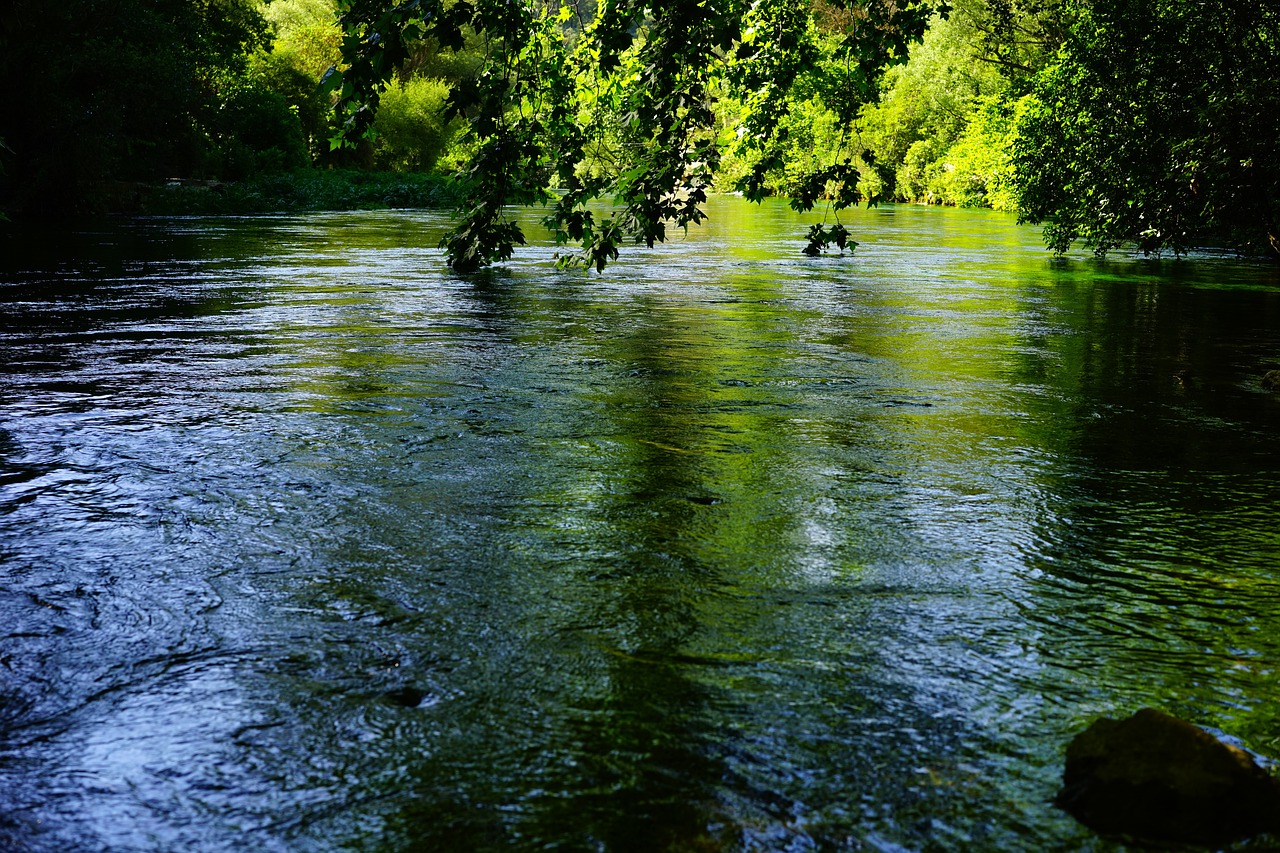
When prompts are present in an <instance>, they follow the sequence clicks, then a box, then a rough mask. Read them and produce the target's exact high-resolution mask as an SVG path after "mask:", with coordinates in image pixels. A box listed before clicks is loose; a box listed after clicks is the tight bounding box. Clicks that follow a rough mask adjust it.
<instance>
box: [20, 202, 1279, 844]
mask: <svg viewBox="0 0 1280 853" xmlns="http://www.w3.org/2000/svg"><path fill="white" fill-rule="evenodd" d="M711 214H712V221H711V223H710V224H709V225H708V226H707V227H703V228H701V229H695V230H694V231H692V232H691V233H690V235H689V236H688V237H687V238H683V239H678V240H675V241H673V242H672V243H670V244H667V245H665V246H661V247H658V248H655V249H653V250H644V249H642V248H641V249H632V250H629V251H627V252H625V253H624V254H623V258H622V260H621V261H620V262H619V263H617V264H616V265H614V266H612V267H610V268H609V269H608V271H607V272H606V273H605V274H604V275H603V276H596V275H590V276H585V275H583V274H581V273H577V272H561V271H557V270H556V269H555V268H554V265H553V264H552V255H553V253H554V251H555V249H554V247H553V246H550V245H548V244H547V243H546V241H545V239H544V238H543V236H542V235H540V234H539V233H538V232H537V230H536V228H534V227H533V226H532V225H531V227H530V231H531V234H532V235H533V237H534V240H533V244H532V245H531V246H530V247H528V248H526V249H524V250H522V251H521V252H519V253H518V255H517V258H516V259H515V261H514V262H512V263H511V264H510V265H508V266H507V267H506V268H503V269H494V270H490V271H487V272H484V273H481V274H479V275H475V276H471V277H466V278H459V277H455V276H452V275H450V274H448V273H447V271H446V270H445V269H444V267H443V263H442V258H441V255H440V253H439V251H438V250H436V249H435V248H434V247H435V246H436V244H437V242H438V241H439V238H440V236H441V234H442V233H443V230H444V228H445V227H446V225H447V219H446V218H445V217H444V216H443V215H441V214H435V213H415V212H382V213H356V214H351V213H344V214H334V215H309V216H302V217H282V218H249V219H193V220H139V221H130V222H121V223H114V224H111V225H107V226H103V227H101V228H96V229H87V230H86V229H81V230H78V231H76V232H74V233H60V234H24V235H21V238H20V239H19V238H12V237H11V238H9V239H8V240H7V241H6V242H5V244H4V245H3V257H4V258H5V260H4V261H3V262H0V270H2V272H0V312H2V314H0V316H2V317H3V320H2V322H0V359H2V361H0V364H2V365H3V366H0V638H3V639H2V640H0V685H3V689H0V848H3V847H8V848H15V849H17V850H30V851H37V853H43V851H55V850H56V851H63V850H77V851H171V850H181V849H187V850H201V851H221V850H254V851H257V850H268V851H269V850H289V851H295V850H303V851H306V850H361V851H399V850H424V851H425V850H455V849H456V850H489V849H494V850H497V849H541V848H553V849H559V850H639V851H655V850H716V849H726V850H762V851H763V850H769V851H773V850H797V851H799V850H833V849H872V850H887V851H896V850H903V849H909V850H971V849H993V848H1002V849H1025V850H1044V849H1081V848H1085V849H1087V848H1094V849H1111V846H1112V845H1110V844H1109V843H1107V842H1100V841H1098V840H1097V839H1095V838H1094V837H1093V836H1092V835H1091V834H1090V833H1089V832H1088V831H1087V830H1084V829H1083V828H1081V827H1080V826H1078V825H1077V824H1076V823H1075V822H1074V821H1073V820H1072V819H1070V818H1069V817H1067V816H1065V815H1064V814H1062V813H1061V812H1059V811H1058V810H1056V809H1055V808H1054V807H1053V806H1052V805H1051V804H1050V803H1049V802H1048V801H1049V799H1050V798H1051V797H1052V796H1053V794H1054V792H1055V791H1056V788H1057V784H1058V781H1059V779H1060V776H1061V771H1062V750H1063V748H1064V745H1065V743H1066V741H1067V740H1069V739H1070V737H1071V735H1072V734H1074V733H1075V732H1077V731H1079V730H1080V729H1082V728H1083V727H1084V726H1085V725H1087V724H1088V722H1090V721H1091V720H1093V719H1094V718H1096V717H1097V716H1099V715H1123V714H1128V713H1130V712H1132V711H1133V710H1135V709H1137V708H1139V707H1142V706H1145V705H1154V706H1157V707H1161V708H1163V709H1165V710H1168V711H1170V712H1173V713H1176V714H1179V715H1181V716H1184V717H1186V718H1188V719H1191V720H1194V721H1195V722H1197V723H1200V724H1202V725H1206V726H1211V727H1214V728H1217V729H1219V730H1221V731H1223V732H1226V733H1229V734H1230V735H1232V736H1234V737H1237V738H1239V739H1240V741H1241V742H1242V743H1243V744H1244V745H1246V746H1248V747H1250V748H1252V749H1255V750H1257V751H1259V752H1262V753H1269V754H1271V755H1273V756H1274V755H1280V675H1278V673H1277V666H1278V665H1280V577H1278V576H1277V569H1276V565H1277V558H1280V529H1278V528H1277V525H1276V523H1275V509H1276V507H1277V505H1278V503H1280V502H1278V500H1277V499H1278V498H1280V447H1278V446H1277V442H1276V428H1277V425H1278V423H1280V398H1278V397H1276V396H1274V395H1270V394H1267V393H1266V392H1264V391H1262V390H1261V389H1260V386H1259V379H1260V377H1261V376H1262V375H1263V374H1264V373H1265V372H1266V371H1267V370H1269V369H1273V368H1276V367H1280V290H1278V289H1277V285H1280V277H1278V276H1277V274H1276V272H1275V271H1274V270H1273V269H1271V268H1268V267H1259V266H1254V265H1250V264H1246V263H1240V262H1237V261H1234V260H1232V259H1229V258H1215V257H1202V258H1193V259H1190V260H1184V261H1178V262H1175V261H1172V260H1164V261H1148V260H1142V259H1133V258H1126V257H1120V258H1115V259H1113V260H1111V261H1107V262H1099V261H1096V260H1093V259H1091V258H1088V257H1085V256H1079V257H1072V258H1068V259H1066V260H1054V259H1052V258H1051V257H1050V256H1049V255H1048V254H1046V253H1045V252H1044V251H1043V249H1041V247H1040V243H1039V238H1038V234H1037V233H1036V232H1035V231H1034V230H1033V229H1028V228H1021V227H1018V226H1015V225H1014V224H1013V222H1012V220H1011V219H1010V218H1008V217H1006V216H1003V215H1000V214H992V213H989V212H988V213H984V212H971V211H952V210H939V209H927V208H917V207H883V208H879V209H875V210H870V211H859V212H857V213H854V214H852V215H851V216H850V217H849V220H850V221H849V225H850V228H851V230H852V231H853V233H854V235H855V237H856V239H858V240H859V241H860V242H861V244H862V245H861V246H860V247H859V248H858V250H857V251H856V252H855V253H854V254H853V255H851V256H847V257H843V258H826V259H820V260H811V259H808V258H805V257H804V256H803V255H801V254H800V253H799V248H800V246H801V245H802V242H803V241H802V240H801V239H800V235H802V234H803V232H804V230H805V227H806V223H807V220H804V219H802V218H800V217H797V216H795V215H794V214H792V213H790V211H789V210H787V208H786V207H785V205H783V204H778V203H769V204H766V205H765V206H764V207H762V208H757V207H753V206H749V205H747V204H746V203H744V202H742V201H740V200H737V199H718V200H715V201H714V202H713V204H712V207H711ZM532 221H533V220H532V218H531V219H530V222H531V223H532Z"/></svg>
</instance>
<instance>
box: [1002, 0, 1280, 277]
mask: <svg viewBox="0 0 1280 853" xmlns="http://www.w3.org/2000/svg"><path fill="white" fill-rule="evenodd" d="M1068 11H1069V26H1068V29H1067V32H1066V35H1065V42H1064V44H1063V46H1062V49H1061V52H1060V53H1059V55H1058V58H1057V61H1056V62H1054V63H1053V64H1052V65H1050V66H1049V67H1048V68H1047V69H1046V70H1045V71H1044V73H1043V74H1042V75H1041V76H1040V78H1039V80H1038V81H1037V86H1036V92H1035V96H1034V98H1032V99H1031V101H1030V105H1029V108H1028V110H1027V112H1026V115H1025V117H1024V120H1023V121H1022V122H1021V123H1020V125H1019V127H1018V134H1017V141H1016V144H1015V147H1016V156H1015V162H1016V167H1017V170H1018V176H1019V178H1018V184H1019V186H1018V209H1019V211H1020V215H1021V217H1022V219H1023V220H1024V221H1030V222H1044V223H1046V227H1045V238H1046V242H1047V243H1048V244H1049V245H1050V247H1052V248H1053V249H1055V250H1057V251H1059V252H1061V251H1065V250H1066V249H1067V248H1068V247H1069V246H1071V245H1072V244H1073V243H1075V242H1076V241H1083V242H1084V243H1085V244H1086V245H1088V246H1091V247H1093V248H1094V249H1095V250H1096V251H1098V252H1099V253H1105V252H1106V251H1108V250H1109V249H1113V248H1116V247H1118V246H1121V245H1124V244H1126V243H1131V242H1136V244H1137V245H1138V247H1139V248H1140V249H1142V250H1145V251H1159V250H1162V249H1170V250H1172V251H1174V252H1177V253H1182V252H1185V251H1186V250H1187V249H1188V248H1189V247H1191V246H1193V245H1195V244H1196V243H1198V242H1200V241H1202V240H1204V239H1205V238H1212V239H1217V240H1220V241H1222V242H1224V243H1226V244H1228V245H1232V246H1236V247H1240V248H1244V249H1247V250H1248V249H1255V248H1265V249H1268V250H1269V251H1270V252H1271V253H1272V254H1273V255H1276V256H1280V230H1277V222H1278V221H1280V118H1278V117H1280V87H1278V86H1277V85H1276V72H1277V69H1280V2H1277V0H1261V1H1260V2H1258V1H1257V0H1255V2H1248V3H1240V2H1235V0H1199V2H1195V3H1190V2H1185V0H1125V2H1119V3H1102V2H1097V3H1093V2H1083V0H1076V2H1073V3H1071V4H1070V5H1069V7H1068Z"/></svg>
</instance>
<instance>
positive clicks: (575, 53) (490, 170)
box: [333, 0, 948, 270]
mask: <svg viewBox="0 0 1280 853" xmlns="http://www.w3.org/2000/svg"><path fill="white" fill-rule="evenodd" d="M340 6H341V9H342V21H343V27H344V30H345V32H346V37H345V39H344V41H343V56H344V59H345V61H346V62H347V64H348V67H347V69H346V70H345V71H344V72H343V73H342V75H341V79H340V80H339V79H338V78H337V77H336V76H335V78H334V80H333V82H334V85H335V89H336V91H337V92H338V95H339V109H340V112H341V115H342V116H343V119H344V128H343V129H344V131H345V133H346V134H347V139H349V140H350V139H354V138H357V137H358V136H359V134H361V133H363V132H364V131H366V130H367V129H368V128H369V127H370V126H371V125H372V124H373V121H374V115H375V114H376V110H377V107H378V102H379V100H380V99H381V98H382V97H383V96H382V92H383V90H384V87H385V86H386V85H387V84H388V82H389V81H391V80H393V79H394V76H395V74H396V73H397V70H398V69H399V68H401V67H402V66H403V65H404V63H406V62H407V61H408V60H409V58H410V56H411V53H412V50H413V46H414V45H415V44H416V43H418V42H420V41H422V40H424V39H425V40H430V41H431V42H433V43H435V44H437V45H439V46H441V47H444V48H453V49H457V48H460V47H462V46H463V44H464V43H465V41H466V38H467V36H468V34H471V33H473V34H478V35H479V36H480V37H481V38H482V39H483V42H484V46H485V53H484V64H483V67H482V70H481V72H480V73H479V75H478V76H477V77H476V78H474V80H473V81H470V82H469V83H468V84H467V85H459V86H456V87H454V89H453V91H452V92H451V94H450V97H449V107H450V109H451V111H452V112H453V113H454V114H456V115H458V116H460V117H462V118H464V119H465V120H466V121H467V123H468V126H469V128H470V132H471V134H472V146H473V147H472V151H471V156H470V158H469V161H468V162H467V164H466V166H465V172H464V177H463V180H464V181H465V185H466V188H467V196H468V198H469V201H468V204H467V207H466V209H465V210H464V211H463V213H462V216H461V219H460V222H459V224H458V227H457V228H456V230H455V231H454V233H453V234H452V235H451V237H450V238H449V239H448V241H447V249H448V254H449V262H450V264H451V265H452V266H453V267H454V268H455V269H458V270H468V269H474V268H476V267H478V266H481V265H484V264H487V263H490V262H493V261H495V260H501V259H504V258H506V257H508V256H509V255H510V254H511V252H512V250H513V247H514V246H515V245H517V244H519V243H521V242H523V239H524V236H523V234H522V233H521V230H520V228H519V226H518V225H517V224H516V222H515V221H514V220H513V219H511V218H510V217H509V216H508V215H507V214H506V213H505V212H504V208H506V206H508V205H511V204H532V203H546V204H549V206H550V211H551V212H550V215H549V217H548V223H549V224H550V226H551V227H552V228H553V229H554V231H555V232H556V234H557V237H558V239H559V240H560V241H561V242H562V243H568V242H574V243H578V244H580V245H581V246H582V254H580V255H577V256H573V259H574V260H578V261H581V262H585V263H587V264H590V265H593V266H595V267H596V268H598V269H599V268H603V266H604V265H605V264H606V263H607V262H608V260H609V259H611V258H613V257H616V255H617V252H618V246H619V244H620V243H621V242H622V241H623V240H624V239H627V238H631V239H635V240H637V241H639V242H642V243H646V244H649V245H652V244H653V243H654V242H657V241H661V240H663V239H664V238H665V236H666V232H667V229H668V227H672V226H674V227H677V228H680V227H688V226H689V225H691V224H694V223H697V222H699V221H701V219H702V218H703V215H704V214H703V211H702V203H703V202H704V201H705V200H706V194H707V192H708V190H709V189H710V188H711V187H712V182H713V179H714V177H715V174H716V172H717V169H718V167H719V166H720V163H721V159H722V156H723V155H724V153H725V151H726V150H728V151H729V152H731V153H732V154H733V155H734V156H735V157H737V158H738V159H739V161H740V162H741V163H743V164H744V166H743V168H742V170H741V176H740V178H739V179H738V180H737V181H736V188H737V189H739V190H741V191H742V192H743V193H745V194H746V195H747V196H748V197H752V198H759V197H761V196H762V195H763V194H765V193H766V192H767V191H768V187H767V177H768V175H769V173H770V172H771V171H774V170H776V169H778V168H780V167H783V166H784V165H785V163H786V157H787V154H788V152H789V142H790V140H789V135H790V128H789V125H788V118H789V116H790V114H791V112H792V109H793V106H794V105H795V104H796V103H797V102H803V101H814V102H816V103H817V104H819V105H820V106H821V107H822V108H823V109H824V110H827V111H829V112H830V113H832V114H833V115H834V116H835V117H836V119H837V121H836V122H835V127H836V128H837V129H838V131H839V132H840V133H845V132H847V129H848V128H849V126H850V123H851V122H852V120H853V118H854V117H855V116H856V114H857V111H858V109H859V108H861V107H862V106H863V105H864V104H866V103H868V102H870V101H872V100H874V99H875V97H876V95H877V93H878V83H879V79H880V76H881V74H882V73H883V70H884V69H885V68H886V67H888V66H890V65H893V64H895V63H899V62H902V61H904V60H905V59H906V57H907V48H908V44H909V43H910V42H911V41H913V40H915V39H918V38H919V37H920V36H921V35H922V34H923V32H924V31H925V29H926V28H927V26H928V23H929V21H930V20H931V18H932V16H933V15H934V13H935V12H942V13H945V12H946V11H947V10H948V7H947V6H946V4H945V3H937V4H933V3H929V2H924V0H870V2H863V3H858V4H848V3H846V2H843V0H838V1H837V0H813V2H808V3H806V2H800V3H797V2H791V0H786V2H783V0H760V2H756V3H753V4H748V3H745V2H732V0H728V1H727V2H722V3H711V2H706V0H677V2H669V3H661V4H653V5H648V4H645V3H642V2H636V0H606V2H604V3H601V4H599V5H598V7H597V8H595V9H588V8H587V4H580V5H579V6H574V7H571V6H560V7H557V6H554V5H543V4H541V3H536V2H510V1H509V0H470V1H469V0H456V2H446V0H412V2H402V3H390V2H387V1H386V0H341V2H340ZM726 109H727V110H728V111H731V112H733V113H735V121H734V123H733V124H734V126H733V128H732V136H731V141H730V142H728V143H727V144H726V143H725V141H724V140H723V139H722V131H723V130H724V127H723V121H722V117H723V115H724V113H725V112H726ZM857 179H858V170H857V169H856V167H855V166H854V164H853V161H852V158H851V157H845V158H844V159H842V160H837V161H835V162H827V163H822V164H816V166H815V168H813V169H812V170H809V171H807V172H806V173H804V174H800V175H797V176H795V179H794V180H793V181H792V182H791V196H792V202H793V204H794V205H795V206H796V207H797V208H799V209H810V208H812V207H813V206H814V204H815V203H817V202H818V201H819V199H821V198H824V197H826V198H828V199H829V201H830V203H831V206H832V208H833V209H834V210H838V209H839V208H841V207H843V206H846V205H848V204H850V203H852V202H853V201H854V200H855V198H856V186H857ZM552 186H555V187H556V188H558V190H559V193H558V194H557V195H554V196H553V195H552V194H551V193H550V192H549V188H550V187H552ZM602 196H607V197H612V198H614V199H616V201H617V202H618V210H617V211H616V212H614V213H610V214H606V215H603V216H599V215H597V213H596V212H595V211H594V210H593V209H592V208H591V207H590V206H589V204H590V202H591V201H593V200H594V199H597V198H599V197H602ZM847 234H848V232H847V231H845V229H844V228H843V226H841V225H839V224H838V221H837V222H836V223H834V224H832V225H830V226H828V225H827V224H826V223H821V224H816V225H815V226H814V227H813V229H812V231H811V232H810V242H809V247H808V249H807V250H808V251H809V252H811V253H817V252H819V251H820V250H821V249H823V248H825V247H827V246H829V245H832V244H834V245H837V246H839V247H841V248H843V247H844V246H845V245H846V241H847Z"/></svg>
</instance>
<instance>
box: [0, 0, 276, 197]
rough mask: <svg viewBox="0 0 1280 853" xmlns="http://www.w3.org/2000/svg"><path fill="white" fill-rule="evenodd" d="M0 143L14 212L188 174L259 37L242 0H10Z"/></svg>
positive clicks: (1, 19)
mask: <svg viewBox="0 0 1280 853" xmlns="http://www.w3.org/2000/svg"><path fill="white" fill-rule="evenodd" d="M0 9H2V11H0V102H3V103H4V105H5V108H4V111H3V113H2V114H0V136H3V137H4V138H5V139H6V140H7V144H8V147H9V149H10V150H11V152H12V153H11V155H10V161H9V163H8V166H7V168H6V169H5V172H4V176H5V181H6V183H8V184H9V188H8V189H9V192H11V193H12V194H13V195H14V196H16V199H15V201H16V204H17V206H18V207H21V208H24V209H25V210H26V211H27V212H28V213H46V214H62V213H66V212H68V211H76V210H83V209H85V208H92V207H93V206H94V200H95V197H97V196H99V195H100V194H101V193H102V192H103V190H104V188H105V187H106V185H108V184H109V183H110V182H111V181H114V180H138V179H143V178H156V177H160V178H163V177H169V176H171V175H175V174H177V175H181V174H184V173H185V172H187V171H190V170H192V169H195V168H198V165H199V162H200V159H201V156H202V153H203V148H204V146H205V139H204V134H205V133H206V130H207V128H206V125H208V124H209V123H211V122H212V120H213V114H214V113H215V112H216V111H217V108H218V107H219V103H218V99H217V97H216V87H217V84H218V82H219V80H220V79H222V78H223V77H225V76H226V75H227V74H228V73H231V72H235V71H237V70H239V69H240V68H242V67H243V64H244V60H245V57H246V56H247V55H248V53H249V52H250V51H251V50H252V49H253V48H254V47H256V46H259V45H263V44H265V43H266V40H267V30H266V24H265V22H264V21H263V18H262V16H261V14H260V12H259V11H258V6H257V4H256V3H254V2H252V0H115V2H110V3H107V2H101V0H58V2H50V0H10V2H9V3H7V4H4V6H3V7H0Z"/></svg>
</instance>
